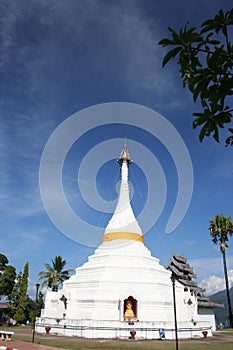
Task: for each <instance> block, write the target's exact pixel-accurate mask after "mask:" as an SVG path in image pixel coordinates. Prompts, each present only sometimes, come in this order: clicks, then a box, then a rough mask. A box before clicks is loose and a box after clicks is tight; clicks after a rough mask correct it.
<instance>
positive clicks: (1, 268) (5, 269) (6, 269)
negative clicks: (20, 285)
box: [0, 254, 16, 296]
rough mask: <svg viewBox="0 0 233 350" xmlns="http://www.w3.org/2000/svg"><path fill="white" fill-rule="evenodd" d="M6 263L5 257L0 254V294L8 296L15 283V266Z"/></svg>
mask: <svg viewBox="0 0 233 350" xmlns="http://www.w3.org/2000/svg"><path fill="white" fill-rule="evenodd" d="M7 264H8V259H7V257H6V256H5V255H3V254H0V296H9V295H10V294H11V292H12V290H13V287H14V284H15V278H16V272H15V267H13V266H11V265H7Z"/></svg>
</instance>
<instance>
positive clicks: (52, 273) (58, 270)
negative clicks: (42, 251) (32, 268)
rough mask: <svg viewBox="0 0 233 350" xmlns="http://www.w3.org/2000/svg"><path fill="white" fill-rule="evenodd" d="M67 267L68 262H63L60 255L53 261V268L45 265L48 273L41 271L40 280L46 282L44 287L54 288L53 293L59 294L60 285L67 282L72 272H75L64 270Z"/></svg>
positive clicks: (43, 284)
mask: <svg viewBox="0 0 233 350" xmlns="http://www.w3.org/2000/svg"><path fill="white" fill-rule="evenodd" d="M65 265H66V260H62V257H61V256H60V255H58V256H55V258H54V259H52V266H51V265H50V264H48V263H45V264H44V266H45V267H46V270H47V271H41V272H40V273H39V279H40V280H44V282H43V283H42V287H44V286H47V287H49V288H52V290H53V291H55V292H57V291H58V287H59V285H60V284H62V283H63V282H64V281H65V280H67V279H68V278H69V274H70V272H72V271H73V270H71V269H70V270H63V269H64V267H65Z"/></svg>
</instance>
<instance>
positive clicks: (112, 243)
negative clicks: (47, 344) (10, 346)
mask: <svg viewBox="0 0 233 350" xmlns="http://www.w3.org/2000/svg"><path fill="white" fill-rule="evenodd" d="M118 162H119V164H120V166H121V186H120V191H119V197H118V202H117V206H116V209H115V212H114V214H113V216H112V218H111V220H110V221H109V223H108V225H107V227H106V230H105V233H104V236H103V242H102V244H101V245H100V246H99V247H98V248H97V249H96V250H95V252H94V254H93V255H91V256H90V257H89V258H88V261H87V262H86V263H85V264H84V265H82V266H81V267H78V268H77V269H76V273H75V275H73V276H71V277H70V278H69V279H68V280H67V281H65V282H64V284H63V287H62V289H61V290H59V291H58V292H54V291H51V290H48V291H47V294H46V298H45V308H44V310H42V313H41V317H40V318H39V319H38V320H37V325H36V330H37V331H38V332H45V326H50V327H51V330H50V332H53V333H56V334H62V335H67V336H80V337H90V338H101V337H102V338H119V337H127V338H128V337H129V335H130V330H132V329H134V330H135V331H136V337H138V338H144V339H152V338H159V330H161V329H163V330H164V333H165V337H166V338H169V339H174V336H175V333H174V328H175V326H174V302H173V297H174V295H173V288H172V282H171V271H170V270H168V269H166V268H165V267H163V266H162V265H160V263H159V260H158V259H157V258H155V257H152V256H151V253H150V251H149V250H148V248H147V247H146V246H145V245H144V238H143V234H142V230H141V228H140V226H139V224H138V222H137V220H136V218H135V215H134V213H133V210H132V207H131V204H130V196H129V185H128V168H129V165H130V163H131V158H130V155H129V153H128V150H127V147H126V145H125V146H124V148H123V151H122V153H121V155H120V158H119V160H118ZM178 260H179V259H178ZM172 266H173V272H174V271H178V270H177V268H179V267H182V266H183V267H184V266H185V261H182V257H181V261H180V262H179V261H178V262H177V263H176V264H175V265H174V264H173V265H172ZM187 266H188V265H186V267H187ZM188 270H189V272H188V273H189V274H190V268H189V266H188ZM178 275H179V274H178ZM187 276H188V275H187ZM180 280H181V282H178V281H177V282H176V284H175V296H176V310H177V325H178V335H179V338H189V337H194V336H202V332H203V330H207V331H208V333H209V335H211V332H212V330H215V321H214V313H213V308H211V307H210V304H208V303H205V302H204V304H203V305H202V307H200V305H201V303H200V305H198V293H197V290H196V291H195V286H194V284H192V283H186V282H185V280H184V279H183V280H182V279H180ZM182 281H183V282H182ZM199 298H200V297H199ZM202 302H203V299H202Z"/></svg>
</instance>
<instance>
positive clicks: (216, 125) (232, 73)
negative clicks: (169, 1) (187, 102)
mask: <svg viewBox="0 0 233 350" xmlns="http://www.w3.org/2000/svg"><path fill="white" fill-rule="evenodd" d="M232 25H233V9H231V10H230V11H227V12H226V13H225V14H224V12H223V11H222V10H220V11H219V12H218V14H217V15H216V16H215V18H213V19H209V20H207V21H205V22H204V23H202V26H201V28H202V29H201V30H199V31H198V30H197V29H196V28H195V27H191V28H188V25H187V24H186V25H185V26H184V28H183V29H180V30H179V32H176V31H175V30H174V29H172V28H168V29H169V31H170V33H171V39H167V38H165V39H162V40H161V41H160V42H159V45H162V46H163V47H167V46H173V48H172V50H170V51H169V52H168V53H167V54H166V55H165V57H164V59H163V63H162V65H163V67H164V66H165V65H166V64H167V63H168V62H169V61H170V60H171V59H173V58H175V57H178V61H177V63H178V65H179V72H180V76H181V78H182V80H183V87H187V88H188V89H189V91H190V92H191V93H192V95H193V100H194V102H196V101H197V99H199V100H200V102H201V105H202V111H201V112H194V113H193V116H194V117H196V119H195V120H194V122H193V128H194V129H195V128H196V127H201V130H200V134H199V139H200V141H201V142H202V141H203V139H204V138H205V137H207V136H210V135H212V136H213V137H214V139H215V141H217V142H219V129H223V128H224V126H225V124H229V123H232V116H233V114H232V113H233V109H232V95H233V44H232V43H231V42H230V39H229V37H230V35H229V33H230V30H231V38H232ZM228 133H229V136H228V137H227V138H226V140H225V144H226V145H233V128H231V127H229V128H228Z"/></svg>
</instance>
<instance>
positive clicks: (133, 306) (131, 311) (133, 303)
mask: <svg viewBox="0 0 233 350" xmlns="http://www.w3.org/2000/svg"><path fill="white" fill-rule="evenodd" d="M124 320H125V321H136V320H137V300H136V299H134V298H133V297H132V296H129V297H128V298H127V299H125V300H124Z"/></svg>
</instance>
